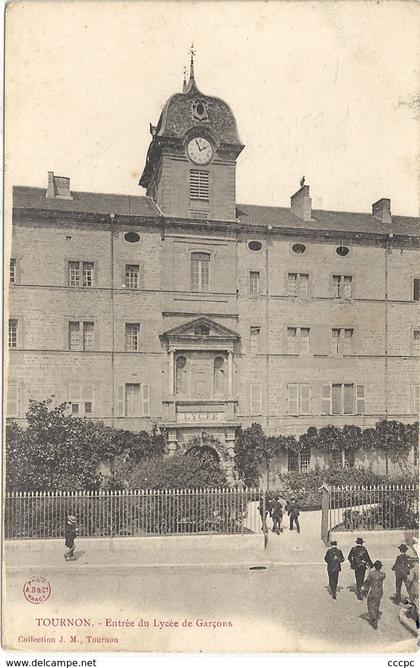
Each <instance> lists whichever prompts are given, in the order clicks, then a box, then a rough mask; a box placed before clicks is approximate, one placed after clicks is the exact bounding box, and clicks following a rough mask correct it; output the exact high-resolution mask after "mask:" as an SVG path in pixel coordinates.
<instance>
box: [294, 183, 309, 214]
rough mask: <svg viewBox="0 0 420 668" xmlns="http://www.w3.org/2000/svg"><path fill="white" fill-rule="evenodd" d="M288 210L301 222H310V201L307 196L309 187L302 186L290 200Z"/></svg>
mask: <svg viewBox="0 0 420 668" xmlns="http://www.w3.org/2000/svg"><path fill="white" fill-rule="evenodd" d="M290 209H291V211H292V213H294V214H295V216H297V217H298V218H300V219H301V220H304V221H306V222H309V221H310V220H312V199H311V198H310V196H309V186H305V185H303V186H302V187H301V188H299V190H298V191H297V192H295V194H294V195H292V196H291V198H290Z"/></svg>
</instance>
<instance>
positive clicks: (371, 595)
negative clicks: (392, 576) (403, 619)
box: [363, 561, 385, 629]
mask: <svg viewBox="0 0 420 668" xmlns="http://www.w3.org/2000/svg"><path fill="white" fill-rule="evenodd" d="M381 568H382V563H381V562H380V561H375V562H374V564H373V568H372V569H371V570H370V571H369V573H368V574H367V578H366V580H365V581H364V583H363V593H364V594H365V595H367V607H368V612H369V622H370V624H371V625H372V626H373V628H374V629H377V628H378V619H379V606H380V604H381V598H382V596H383V593H384V580H385V573H382V571H381Z"/></svg>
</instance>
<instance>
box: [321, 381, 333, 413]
mask: <svg viewBox="0 0 420 668" xmlns="http://www.w3.org/2000/svg"><path fill="white" fill-rule="evenodd" d="M321 413H322V415H331V385H321Z"/></svg>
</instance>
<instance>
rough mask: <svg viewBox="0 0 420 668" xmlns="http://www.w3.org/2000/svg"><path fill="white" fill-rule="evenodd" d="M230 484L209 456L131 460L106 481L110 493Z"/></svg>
mask: <svg viewBox="0 0 420 668" xmlns="http://www.w3.org/2000/svg"><path fill="white" fill-rule="evenodd" d="M226 484H227V480H226V476H225V474H224V472H223V471H222V469H221V467H220V464H219V462H217V461H216V460H215V459H214V457H212V456H211V455H209V454H207V453H204V454H202V455H193V454H187V455H185V454H181V453H180V454H178V453H175V454H174V455H172V456H170V457H156V456H155V457H151V458H149V459H144V460H143V461H141V462H139V463H137V464H135V463H134V462H133V461H132V460H131V459H128V460H126V461H121V462H120V466H118V467H116V469H115V472H114V475H113V476H111V477H109V478H108V480H107V481H106V487H107V488H108V489H194V488H202V487H222V486H225V485H226Z"/></svg>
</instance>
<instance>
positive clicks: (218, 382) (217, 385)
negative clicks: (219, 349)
mask: <svg viewBox="0 0 420 668" xmlns="http://www.w3.org/2000/svg"><path fill="white" fill-rule="evenodd" d="M224 367H225V360H224V359H223V357H216V359H215V360H214V393H215V394H224V393H225V369H224Z"/></svg>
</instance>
